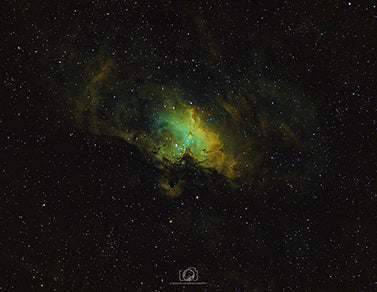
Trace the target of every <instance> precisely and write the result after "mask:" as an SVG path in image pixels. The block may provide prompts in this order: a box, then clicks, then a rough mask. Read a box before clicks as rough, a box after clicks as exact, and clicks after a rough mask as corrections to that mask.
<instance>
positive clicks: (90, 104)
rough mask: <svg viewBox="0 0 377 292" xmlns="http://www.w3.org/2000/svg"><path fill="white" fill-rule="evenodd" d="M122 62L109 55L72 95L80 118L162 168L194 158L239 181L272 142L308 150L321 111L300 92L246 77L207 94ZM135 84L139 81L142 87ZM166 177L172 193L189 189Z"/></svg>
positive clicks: (163, 182)
mask: <svg viewBox="0 0 377 292" xmlns="http://www.w3.org/2000/svg"><path fill="white" fill-rule="evenodd" d="M121 67H122V65H121V63H117V62H116V61H115V60H113V59H111V58H103V57H102V56H100V57H99V58H98V59H97V61H95V62H94V64H91V65H90V66H89V67H88V68H89V69H88V72H87V76H88V78H87V80H83V84H84V86H83V87H82V91H81V92H77V93H76V94H74V93H70V96H69V98H68V100H69V103H70V105H71V106H72V108H73V111H72V112H73V113H74V117H75V120H76V122H77V123H78V125H80V127H84V128H86V129H88V130H89V131H91V132H92V133H94V134H104V135H110V136H117V137H120V138H122V139H124V140H126V141H127V142H128V143H131V144H134V145H136V146H137V147H138V148H139V149H140V150H141V151H142V152H144V153H146V155H150V156H152V157H153V159H154V161H155V164H156V166H158V167H159V168H161V169H165V170H166V169H167V168H170V167H174V165H177V164H182V163H184V160H182V157H183V156H190V157H191V158H192V160H193V161H194V162H195V164H196V165H198V166H200V167H202V168H203V169H206V170H216V171H217V172H218V173H220V174H222V175H224V176H225V177H227V178H229V179H231V181H233V182H236V181H245V180H247V179H248V178H249V177H250V176H252V175H253V173H254V172H255V171H257V169H258V168H260V167H263V157H264V155H265V153H264V149H265V148H266V147H265V144H266V143H269V144H271V141H274V142H273V143H274V144H278V145H280V146H282V147H284V146H286V147H290V145H295V147H296V146H297V145H300V147H303V148H304V147H306V144H307V143H310V141H309V140H308V139H307V136H308V135H307V132H308V128H309V129H310V128H311V127H312V124H313V119H314V117H313V112H314V111H313V108H312V107H311V106H310V105H308V104H307V103H305V100H303V96H302V95H301V96H300V94H299V92H298V90H293V89H292V88H290V87H288V86H286V88H285V87H284V86H282V85H278V84H276V83H273V82H267V81H264V80H262V79H260V78H259V79H258V80H256V81H255V82H253V83H252V82H250V80H248V79H246V78H243V79H239V80H238V84H239V86H238V88H237V90H229V91H228V92H225V93H223V94H219V93H218V92H216V90H214V91H213V92H214V93H213V95H212V96H210V97H208V96H207V97H206V99H205V100H204V99H203V98H201V97H197V96H193V94H188V93H187V92H186V91H185V90H184V89H183V87H180V86H179V85H177V84H173V83H171V84H168V83H167V82H166V83H165V84H163V83H162V82H156V81H152V80H151V79H150V78H148V76H139V77H138V78H137V80H136V81H135V80H134V78H136V77H135V76H134V75H130V74H127V73H124V72H123V70H122V68H121ZM139 74H140V73H139ZM132 82H139V86H138V87H137V89H135V88H133V87H132V86H130V83H132ZM74 96H76V97H74ZM306 125H309V127H307V126H306ZM309 132H310V130H309ZM160 183H161V184H160V187H161V188H162V189H163V190H164V191H165V192H166V193H167V194H168V195H169V196H177V195H179V194H180V193H181V191H182V188H183V185H182V182H181V181H179V182H178V184H175V185H170V184H169V179H167V178H166V177H163V178H161V180H160Z"/></svg>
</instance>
